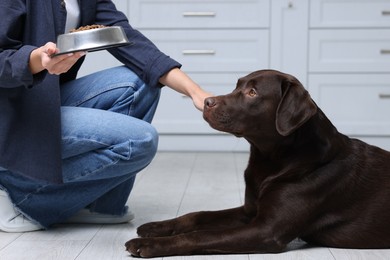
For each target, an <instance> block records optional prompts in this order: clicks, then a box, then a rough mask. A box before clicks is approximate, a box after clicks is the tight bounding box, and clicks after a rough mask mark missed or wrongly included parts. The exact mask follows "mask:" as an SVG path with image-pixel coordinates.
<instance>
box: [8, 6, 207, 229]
mask: <svg viewBox="0 0 390 260" xmlns="http://www.w3.org/2000/svg"><path fill="white" fill-rule="evenodd" d="M0 17H2V22H1V24H0V120H1V125H0V167H1V168H0V230H2V231H5V232H25V231H34V230H39V229H42V228H48V227H50V226H51V225H52V224H55V223H60V222H65V221H67V222H78V223H121V222H127V221H129V220H131V219H132V214H131V213H130V212H129V211H128V210H127V206H126V201H127V199H128V196H129V194H130V191H131V189H132V185H133V183H134V179H135V176H136V174H137V173H138V172H139V171H141V170H142V169H143V168H144V167H146V166H147V165H148V164H149V163H150V161H151V160H152V158H153V157H154V155H155V153H156V149H157V141H158V137H157V133H156V131H155V129H154V128H153V127H152V126H151V125H150V122H151V120H152V118H153V115H154V112H155V109H156V106H157V103H158V99H159V94H160V88H161V87H162V86H163V85H166V86H169V87H171V88H173V89H174V90H176V91H178V92H180V93H183V94H185V95H187V96H189V97H191V98H192V100H193V102H194V105H195V107H196V108H198V109H200V110H201V109H202V106H203V100H204V99H205V98H206V97H207V96H208V93H206V92H205V91H203V90H202V89H201V88H200V87H199V86H198V85H197V84H195V83H194V82H193V81H192V80H191V79H190V78H189V77H188V76H186V75H185V74H184V73H183V72H182V71H181V70H180V69H179V68H180V66H181V65H180V64H179V63H177V62H176V61H174V60H172V59H171V58H169V57H168V56H166V55H165V54H163V53H162V52H160V51H159V50H158V49H157V48H156V47H155V46H154V45H153V44H152V43H151V42H150V41H149V40H148V39H146V38H145V37H144V36H143V35H142V34H141V33H139V32H138V31H136V30H134V29H133V28H132V27H131V26H130V25H129V23H128V20H127V19H126V17H125V15H124V14H123V13H121V12H119V11H117V10H116V8H115V6H114V4H113V3H112V1H110V0H65V1H62V0H2V1H1V2H0ZM92 24H100V25H105V26H122V27H123V29H124V31H125V32H126V34H127V36H128V38H129V39H130V40H131V41H132V42H134V44H133V45H131V46H126V47H120V48H112V49H110V50H109V52H110V53H111V54H112V55H113V56H115V57H116V58H117V59H118V60H119V61H121V62H122V63H123V64H124V66H122V67H116V68H112V69H108V70H105V71H101V72H97V73H94V74H91V75H88V76H85V77H82V78H79V79H76V75H77V71H78V69H79V68H80V66H81V64H82V62H83V60H84V55H85V53H84V52H76V53H72V54H68V55H59V56H55V57H53V56H52V55H53V54H55V53H57V52H58V49H56V45H55V44H54V42H55V41H56V38H57V36H58V35H59V34H62V33H64V32H67V31H69V30H70V29H73V28H78V27H79V26H85V25H92Z"/></svg>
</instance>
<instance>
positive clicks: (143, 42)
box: [0, 0, 180, 183]
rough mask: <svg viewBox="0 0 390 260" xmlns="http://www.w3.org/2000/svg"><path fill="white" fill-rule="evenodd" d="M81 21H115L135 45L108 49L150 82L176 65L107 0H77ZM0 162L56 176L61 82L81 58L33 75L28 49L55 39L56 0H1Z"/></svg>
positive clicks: (58, 26) (61, 17)
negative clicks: (63, 68) (60, 70)
mask: <svg viewBox="0 0 390 260" xmlns="http://www.w3.org/2000/svg"><path fill="white" fill-rule="evenodd" d="M79 2H80V9H81V24H80V26H83V25H92V24H102V25H107V26H113V25H118V26H122V27H123V28H124V29H125V32H126V34H127V36H128V38H129V39H130V41H132V42H134V45H132V46H128V47H121V48H114V49H110V53H111V54H112V55H114V56H115V57H116V58H117V59H118V60H120V61H121V62H123V63H124V64H125V65H126V66H128V67H129V68H130V69H131V70H133V71H134V72H135V73H137V74H138V75H139V76H140V77H141V78H142V79H143V80H144V81H145V82H146V83H147V84H148V85H149V86H150V87H158V86H159V83H158V80H159V78H160V77H161V76H162V75H164V74H165V73H166V72H168V71H169V70H171V69H172V68H174V67H180V64H179V63H177V62H176V61H174V60H172V59H171V58H169V57H168V56H166V55H165V54H163V53H161V52H160V51H159V50H158V49H157V48H156V47H155V46H154V45H153V44H152V43H151V42H150V41H149V40H148V39H146V38H145V37H144V36H143V35H142V34H141V33H139V32H138V31H137V30H134V29H133V28H132V27H131V26H130V25H129V23H128V20H127V18H126V17H125V15H124V14H123V13H121V12H119V11H117V10H116V8H115V6H114V4H113V3H112V1H110V0H79ZM0 17H1V22H0V166H1V167H3V168H6V169H8V170H10V171H13V172H18V173H21V174H24V175H26V176H29V177H31V178H37V179H41V180H45V181H49V182H57V183H60V182H62V175H61V126H60V92H59V86H60V83H61V82H65V81H69V80H72V79H75V77H76V75H77V71H78V69H79V67H80V65H81V63H82V60H80V62H78V63H77V64H76V65H75V66H74V67H73V68H72V69H71V70H70V71H69V72H67V73H65V74H62V75H61V76H60V77H59V76H57V75H50V74H49V73H47V72H46V71H43V72H41V73H39V74H36V75H32V74H31V72H30V71H29V67H28V62H29V56H30V53H31V51H32V50H34V49H35V48H37V47H40V46H42V45H44V44H46V43H47V42H49V41H51V42H56V39H57V36H58V35H59V34H62V33H64V28H65V21H66V10H65V8H64V7H63V6H62V5H61V0H1V1H0Z"/></svg>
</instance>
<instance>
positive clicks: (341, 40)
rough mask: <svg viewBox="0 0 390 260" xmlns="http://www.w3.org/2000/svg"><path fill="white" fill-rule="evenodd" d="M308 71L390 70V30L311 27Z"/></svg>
mask: <svg viewBox="0 0 390 260" xmlns="http://www.w3.org/2000/svg"><path fill="white" fill-rule="evenodd" d="M309 37H310V44H309V46H310V50H309V57H310V58H309V71H310V72H335V73H337V72H389V71H390V30H387V29H377V30H374V29H372V30H311V31H310V36H309Z"/></svg>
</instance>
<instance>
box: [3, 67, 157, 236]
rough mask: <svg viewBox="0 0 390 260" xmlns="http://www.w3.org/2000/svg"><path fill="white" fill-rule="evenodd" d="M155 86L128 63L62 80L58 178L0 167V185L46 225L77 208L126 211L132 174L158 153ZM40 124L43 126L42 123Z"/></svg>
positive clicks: (53, 222) (23, 209)
mask: <svg viewBox="0 0 390 260" xmlns="http://www.w3.org/2000/svg"><path fill="white" fill-rule="evenodd" d="M159 97H160V88H158V87H149V86H147V85H145V83H144V82H143V81H142V80H140V78H138V77H137V76H136V75H135V74H134V73H133V72H132V71H130V70H129V69H127V68H126V67H116V68H112V69H108V70H104V71H101V72H97V73H94V74H91V75H88V76H85V77H82V78H80V79H77V80H74V81H71V82H68V83H65V84H63V85H62V86H61V98H62V110H61V112H62V116H61V120H62V158H63V182H64V183H63V184H51V183H47V182H43V181H37V180H32V179H29V178H26V177H24V176H21V175H19V174H15V173H12V172H9V171H2V172H0V186H2V187H3V189H5V190H6V191H7V192H8V194H9V195H10V198H11V200H12V201H13V203H14V204H15V207H17V208H18V209H19V210H20V211H21V212H22V213H23V214H24V215H26V216H28V217H29V218H31V219H32V220H33V221H36V222H37V223H39V224H40V225H42V226H43V227H45V228H47V227H49V226H50V225H52V224H55V223H60V222H62V221H64V220H66V219H67V218H69V217H70V216H72V215H73V214H75V213H76V212H78V211H79V210H81V209H83V208H89V209H90V210H91V211H93V212H98V213H103V214H112V215H123V214H125V213H126V211H127V206H126V202H127V199H128V196H129V194H130V192H131V189H132V187H133V184H134V180H135V176H136V174H137V173H138V172H139V171H141V170H142V169H143V168H145V167H146V166H147V165H148V164H149V163H150V162H151V160H152V159H153V157H154V155H155V153H156V151H157V143H158V135H157V132H156V130H155V129H154V128H153V127H152V126H151V124H150V122H151V120H152V118H153V115H154V112H155V110H156V107H157V104H158V100H159ZM43 127H45V126H43Z"/></svg>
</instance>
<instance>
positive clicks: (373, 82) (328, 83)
mask: <svg viewBox="0 0 390 260" xmlns="http://www.w3.org/2000/svg"><path fill="white" fill-rule="evenodd" d="M309 86H310V87H309V93H310V94H311V96H312V98H313V99H314V100H315V101H316V103H317V105H318V106H319V107H320V108H321V109H322V110H323V111H324V113H325V114H326V115H327V116H328V118H329V119H330V120H331V121H332V122H333V123H334V125H335V126H336V127H337V128H339V130H340V131H341V132H343V133H345V134H348V135H367V136H374V135H378V136H389V135H390V75H389V74H358V75H353V74H352V75H346V74H344V75H343V74H323V75H310V76H309Z"/></svg>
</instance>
